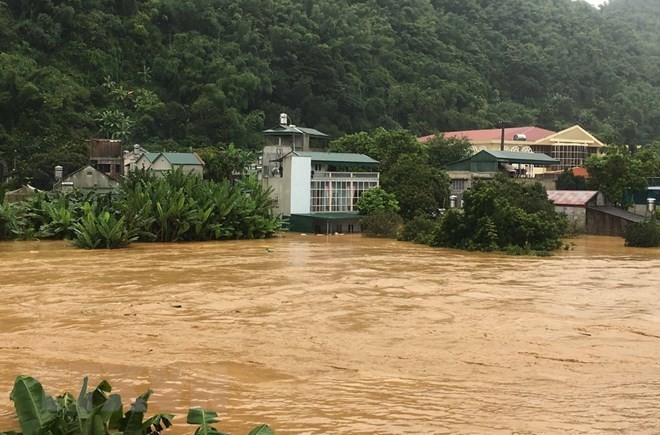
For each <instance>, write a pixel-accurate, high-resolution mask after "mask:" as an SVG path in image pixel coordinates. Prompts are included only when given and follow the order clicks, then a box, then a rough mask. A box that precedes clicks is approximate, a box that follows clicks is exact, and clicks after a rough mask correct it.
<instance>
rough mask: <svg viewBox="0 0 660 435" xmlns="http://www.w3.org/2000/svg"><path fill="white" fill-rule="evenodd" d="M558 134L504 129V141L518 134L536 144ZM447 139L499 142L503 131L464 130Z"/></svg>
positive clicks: (535, 130) (526, 128)
mask: <svg viewBox="0 0 660 435" xmlns="http://www.w3.org/2000/svg"><path fill="white" fill-rule="evenodd" d="M555 133H556V132H554V131H551V130H546V129H544V128H539V127H512V128H505V129H504V140H513V136H514V135H516V134H524V135H525V136H526V137H527V142H536V141H537V140H540V139H543V138H545V137H548V136H551V135H553V134H555ZM444 135H445V137H457V138H461V137H464V138H467V139H469V140H470V141H471V142H483V141H497V140H500V139H501V135H502V129H500V128H492V129H488V130H463V131H447V132H445V133H444ZM434 137H435V135H434V134H432V135H429V136H424V137H420V138H418V139H417V140H418V141H420V142H428V141H429V140H431V139H432V138H434ZM521 142H523V141H521Z"/></svg>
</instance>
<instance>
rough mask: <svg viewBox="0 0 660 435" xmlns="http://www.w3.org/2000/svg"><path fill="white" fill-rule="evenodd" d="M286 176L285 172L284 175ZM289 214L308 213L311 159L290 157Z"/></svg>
mask: <svg viewBox="0 0 660 435" xmlns="http://www.w3.org/2000/svg"><path fill="white" fill-rule="evenodd" d="M284 174H285V176H286V172H285V173H284ZM289 174H290V175H291V213H292V214H294V213H309V210H310V205H311V182H312V159H311V158H310V157H299V156H293V155H292V156H291V169H290V172H289Z"/></svg>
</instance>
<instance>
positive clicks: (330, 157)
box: [293, 151, 378, 166]
mask: <svg viewBox="0 0 660 435" xmlns="http://www.w3.org/2000/svg"><path fill="white" fill-rule="evenodd" d="M293 154H295V155H297V156H299V157H309V158H311V159H312V162H316V163H326V164H332V165H348V166H378V161H377V160H374V159H372V158H371V157H369V156H367V155H364V154H354V153H324V152H313V151H294V152H293Z"/></svg>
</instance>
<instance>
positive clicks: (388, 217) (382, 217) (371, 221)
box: [360, 212, 403, 239]
mask: <svg viewBox="0 0 660 435" xmlns="http://www.w3.org/2000/svg"><path fill="white" fill-rule="evenodd" d="M402 225H403V219H402V218H401V216H399V215H398V214H396V213H388V212H374V213H372V214H370V215H368V216H364V217H363V218H362V219H360V227H361V228H362V234H364V235H365V236H368V237H389V238H393V239H395V238H397V236H398V234H399V231H400V229H401V227H402Z"/></svg>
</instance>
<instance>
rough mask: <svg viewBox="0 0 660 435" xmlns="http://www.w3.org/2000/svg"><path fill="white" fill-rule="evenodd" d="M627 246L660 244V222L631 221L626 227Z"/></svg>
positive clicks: (648, 246)
mask: <svg viewBox="0 0 660 435" xmlns="http://www.w3.org/2000/svg"><path fill="white" fill-rule="evenodd" d="M625 239H626V246H635V247H639V248H656V247H658V246H660V222H658V221H657V220H655V219H654V220H652V221H650V222H637V223H630V224H628V226H627V227H626V234H625Z"/></svg>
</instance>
